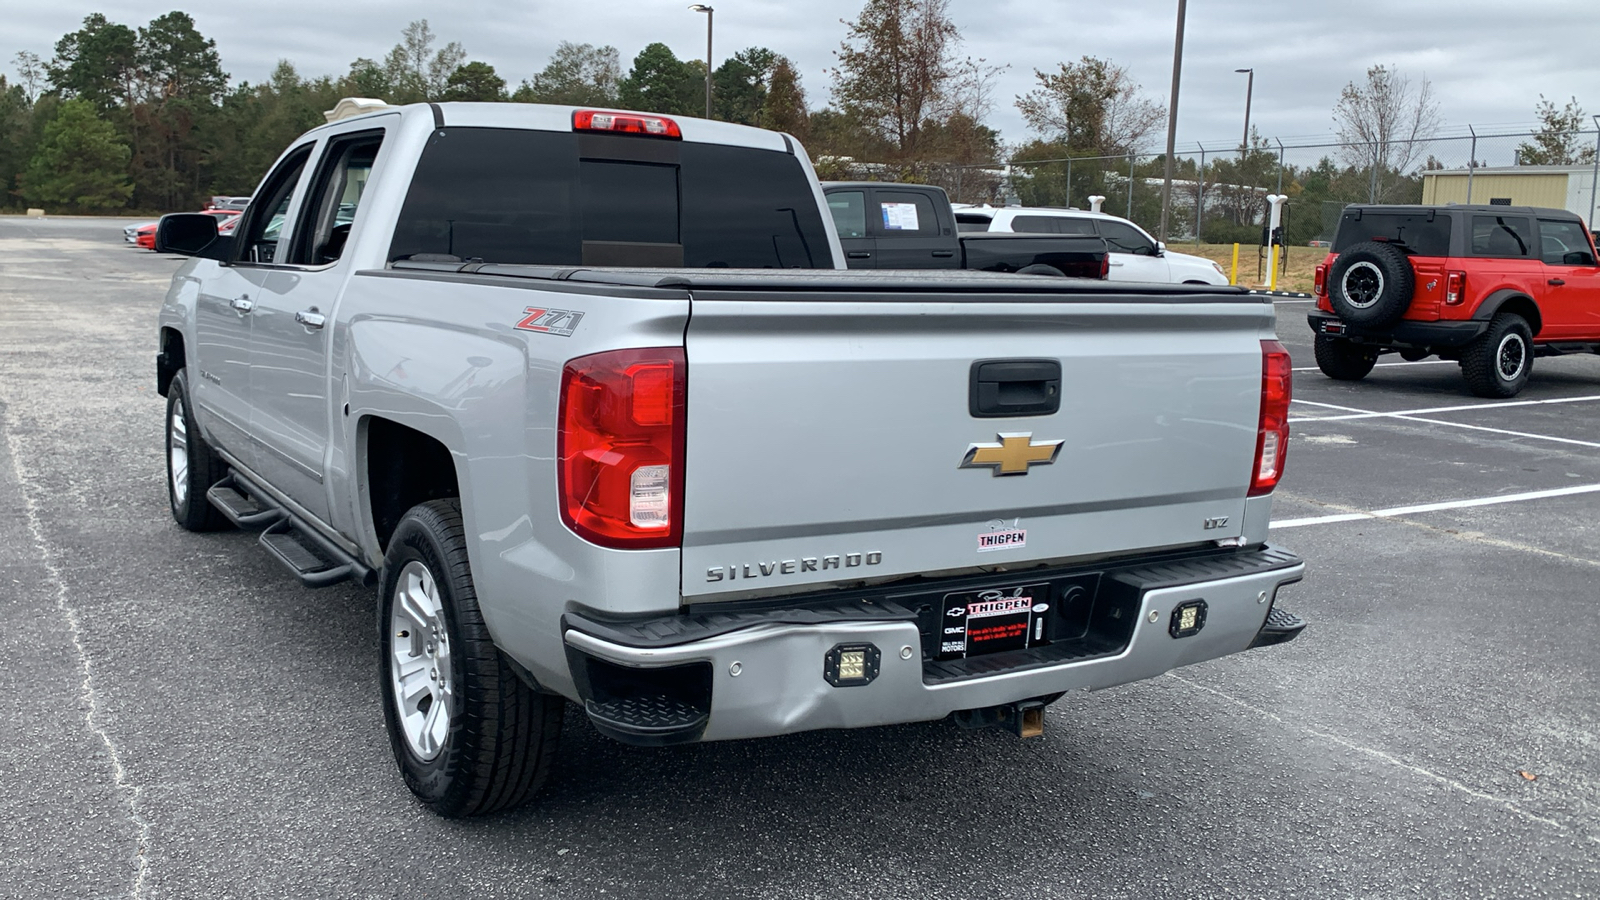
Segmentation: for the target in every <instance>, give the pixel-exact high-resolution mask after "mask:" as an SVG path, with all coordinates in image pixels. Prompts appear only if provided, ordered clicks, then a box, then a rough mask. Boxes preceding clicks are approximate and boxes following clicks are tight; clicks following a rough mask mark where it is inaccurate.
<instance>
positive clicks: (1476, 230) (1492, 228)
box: [1472, 216, 1534, 259]
mask: <svg viewBox="0 0 1600 900" xmlns="http://www.w3.org/2000/svg"><path fill="white" fill-rule="evenodd" d="M1532 238H1533V227H1532V223H1531V222H1529V221H1528V219H1527V217H1525V216H1473V217H1472V255H1473V256H1494V257H1500V258H1508V259H1521V258H1523V257H1526V256H1532V255H1534V254H1533V239H1532Z"/></svg>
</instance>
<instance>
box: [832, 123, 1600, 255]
mask: <svg viewBox="0 0 1600 900" xmlns="http://www.w3.org/2000/svg"><path fill="white" fill-rule="evenodd" d="M1467 131H1468V133H1467V134H1463V135H1450V136H1446V137H1435V138H1431V139H1429V140H1426V141H1412V142H1407V141H1393V142H1389V143H1386V144H1365V145H1364V144H1343V143H1339V142H1337V141H1327V140H1324V141H1314V142H1305V141H1283V140H1279V139H1276V138H1274V139H1270V140H1265V141H1263V140H1260V139H1259V138H1258V139H1257V140H1256V142H1255V144H1254V145H1253V146H1252V147H1251V148H1250V149H1249V151H1248V152H1245V151H1242V150H1241V148H1240V147H1239V146H1238V145H1233V146H1225V145H1221V144H1218V145H1201V144H1194V145H1191V146H1190V147H1187V148H1184V149H1181V150H1179V151H1178V152H1176V153H1175V154H1174V164H1173V170H1174V174H1173V184H1172V207H1171V211H1170V213H1169V216H1168V225H1167V233H1168V235H1170V236H1171V239H1172V240H1174V241H1197V242H1205V243H1242V244H1258V245H1259V244H1262V243H1265V240H1266V235H1265V223H1266V221H1267V215H1268V204H1267V195H1269V194H1273V193H1279V194H1287V195H1288V197H1289V201H1288V202H1287V203H1286V204H1285V206H1284V222H1283V227H1284V235H1283V240H1284V243H1286V244H1289V245H1291V246H1305V245H1307V244H1313V245H1315V243H1316V242H1321V241H1329V240H1331V239H1332V237H1333V229H1334V228H1335V227H1336V226H1337V224H1338V220H1339V211H1340V210H1341V209H1343V208H1344V206H1345V204H1348V203H1422V202H1430V203H1444V202H1451V201H1453V202H1473V203H1489V202H1494V201H1506V200H1509V198H1507V197H1503V196H1501V194H1504V193H1509V192H1511V189H1510V188H1508V187H1506V186H1505V185H1507V184H1508V182H1506V181H1505V180H1503V179H1504V178H1505V174H1504V173H1502V172H1499V171H1496V170H1501V169H1505V168H1511V167H1516V168H1518V169H1519V174H1535V170H1534V169H1533V168H1532V167H1531V166H1529V165H1528V164H1527V161H1529V160H1532V159H1537V158H1538V157H1535V156H1532V155H1530V150H1531V149H1532V148H1534V147H1535V146H1536V145H1535V141H1534V133H1533V132H1526V131H1524V132H1515V133H1504V132H1494V133H1484V132H1480V130H1479V129H1477V128H1475V127H1473V126H1468V128H1467ZM1569 138H1570V140H1568V141H1567V143H1566V146H1565V147H1563V148H1560V149H1561V151H1562V153H1563V154H1564V155H1565V158H1566V159H1567V160H1568V162H1567V164H1566V165H1563V166H1560V167H1558V168H1559V169H1560V172H1559V173H1557V172H1555V171H1554V170H1552V169H1541V170H1539V171H1541V172H1549V173H1550V174H1559V175H1562V176H1563V177H1565V176H1566V175H1567V174H1569V173H1570V175H1571V177H1572V186H1571V187H1569V188H1568V189H1566V192H1565V194H1564V195H1562V196H1560V197H1559V198H1557V197H1556V196H1555V195H1554V194H1551V192H1550V190H1544V189H1543V188H1541V190H1543V191H1544V192H1543V193H1542V194H1541V193H1539V192H1538V191H1534V192H1533V196H1534V197H1535V199H1532V200H1529V199H1518V200H1517V202H1518V203H1530V204H1531V205H1538V206H1554V207H1557V208H1568V209H1572V211H1573V212H1577V213H1578V214H1580V215H1582V216H1583V217H1584V219H1585V221H1589V222H1593V220H1594V211H1595V210H1594V203H1595V197H1594V194H1595V193H1596V188H1595V184H1596V180H1597V179H1596V174H1597V173H1594V172H1592V171H1588V167H1593V166H1594V165H1595V153H1596V145H1597V140H1600V135H1597V132H1595V131H1585V132H1577V133H1574V134H1572V135H1570V136H1569ZM1544 152H1545V153H1546V155H1547V156H1548V154H1549V150H1548V148H1544ZM1163 169H1164V156H1162V155H1161V154H1126V155H1121V156H1084V157H1073V158H1060V159H1039V160H1016V161H1014V162H1012V163H1011V164H1010V165H1005V166H963V165H955V164H942V163H914V164H906V165H893V166H891V165H883V164H871V163H865V164H863V163H856V162H851V161H844V160H835V161H832V162H831V164H830V166H829V170H828V171H827V172H826V173H825V177H831V178H838V179H846V178H848V179H852V180H879V181H914V182H921V183H925V184H936V185H939V186H940V187H943V188H944V189H945V191H947V192H948V193H949V194H950V199H951V200H952V201H953V202H955V203H971V204H984V203H987V204H990V205H994V206H1006V205H1021V206H1065V207H1077V208H1081V209H1089V208H1090V206H1091V198H1093V197H1101V198H1104V199H1103V200H1102V201H1101V207H1100V208H1101V210H1102V211H1103V212H1107V213H1111V214H1112V215H1117V216H1122V217H1124V218H1127V219H1130V220H1132V221H1134V222H1136V223H1138V224H1139V225H1140V226H1142V227H1143V228H1144V229H1145V230H1147V231H1149V232H1151V233H1152V234H1155V233H1157V231H1158V229H1159V227H1160V222H1161V183H1162V175H1163ZM1429 173H1435V174H1436V180H1435V184H1434V186H1433V189H1432V190H1431V191H1430V193H1431V194H1432V195H1433V196H1428V197H1424V190H1425V182H1427V181H1428V179H1426V178H1425V176H1426V175H1428V174H1429ZM1562 183H1563V184H1566V182H1565V181H1563V182H1562ZM1528 184H1529V183H1527V182H1524V183H1523V187H1519V188H1517V191H1519V192H1521V193H1522V194H1524V195H1527V194H1529V189H1528V187H1527V185H1528ZM1547 195H1548V196H1547ZM1575 207H1576V208H1575ZM1591 227H1594V226H1593V225H1591Z"/></svg>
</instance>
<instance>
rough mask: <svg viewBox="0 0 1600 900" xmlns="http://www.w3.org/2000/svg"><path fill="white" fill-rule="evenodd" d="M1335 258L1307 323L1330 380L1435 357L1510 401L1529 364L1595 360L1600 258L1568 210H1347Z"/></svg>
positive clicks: (1323, 271) (1487, 393) (1485, 391)
mask: <svg viewBox="0 0 1600 900" xmlns="http://www.w3.org/2000/svg"><path fill="white" fill-rule="evenodd" d="M1332 251H1333V252H1331V253H1329V254H1328V258H1327V259H1326V260H1325V261H1324V262H1323V263H1322V264H1321V265H1319V266H1317V272H1316V282H1315V289H1314V290H1315V294H1316V298H1317V310H1316V311H1315V312H1313V313H1311V315H1310V317H1309V321H1310V325H1311V330H1312V331H1313V332H1315V333H1316V355H1317V366H1318V368H1320V369H1322V372H1323V374H1325V375H1327V376H1328V377H1330V378H1337V379H1339V380H1342V381H1356V380H1359V379H1361V378H1365V377H1366V376H1367V373H1369V372H1371V371H1372V367H1373V365H1374V364H1376V363H1377V361H1378V356H1379V355H1380V354H1384V353H1398V354H1400V357H1401V358H1402V359H1406V360H1411V361H1415V360H1420V359H1423V358H1425V357H1428V356H1438V357H1439V358H1440V359H1448V360H1455V361H1457V362H1459V363H1460V364H1461V373H1462V375H1463V376H1464V377H1465V378H1466V381H1467V387H1469V388H1470V389H1471V390H1472V392H1473V393H1474V394H1477V395H1478V396H1480V397H1512V396H1515V395H1516V394H1517V393H1518V392H1519V391H1521V390H1522V388H1523V386H1524V385H1525V384H1527V382H1528V376H1529V374H1530V373H1531V372H1532V371H1533V358H1534V357H1535V356H1557V355H1561V354H1567V353H1600V263H1597V260H1600V255H1597V254H1596V252H1595V245H1594V241H1593V239H1592V237H1591V236H1590V234H1589V231H1588V229H1586V228H1585V227H1584V224H1583V220H1582V219H1580V218H1579V217H1578V216H1576V215H1574V214H1572V213H1570V212H1567V211H1565V210H1559V209H1539V208H1535V207H1525V206H1453V205H1452V206H1347V207H1345V210H1344V212H1343V214H1342V215H1341V217H1340V220H1339V231H1338V234H1337V236H1336V237H1335V238H1334V241H1333V248H1332Z"/></svg>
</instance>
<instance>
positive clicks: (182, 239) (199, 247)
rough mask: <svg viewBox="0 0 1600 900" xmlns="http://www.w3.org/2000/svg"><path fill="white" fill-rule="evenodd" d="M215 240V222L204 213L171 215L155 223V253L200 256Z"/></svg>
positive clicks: (213, 218)
mask: <svg viewBox="0 0 1600 900" xmlns="http://www.w3.org/2000/svg"><path fill="white" fill-rule="evenodd" d="M216 239H217V220H216V217H214V216H208V215H206V214H205V213H172V214H171V215H165V216H162V217H161V221H160V222H158V223H156V252H157V253H178V254H181V255H183V256H200V255H201V251H203V250H205V249H206V248H207V247H209V246H211V244H212V242H213V241H215V240H216Z"/></svg>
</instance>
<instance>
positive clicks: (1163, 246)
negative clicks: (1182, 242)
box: [1156, 241, 1167, 256]
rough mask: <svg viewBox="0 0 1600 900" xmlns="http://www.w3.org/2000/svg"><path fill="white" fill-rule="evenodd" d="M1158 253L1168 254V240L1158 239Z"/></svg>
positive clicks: (1161, 254) (1159, 254) (1160, 254)
mask: <svg viewBox="0 0 1600 900" xmlns="http://www.w3.org/2000/svg"><path fill="white" fill-rule="evenodd" d="M1156 255H1157V256H1166V255H1167V243H1166V241H1156Z"/></svg>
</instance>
